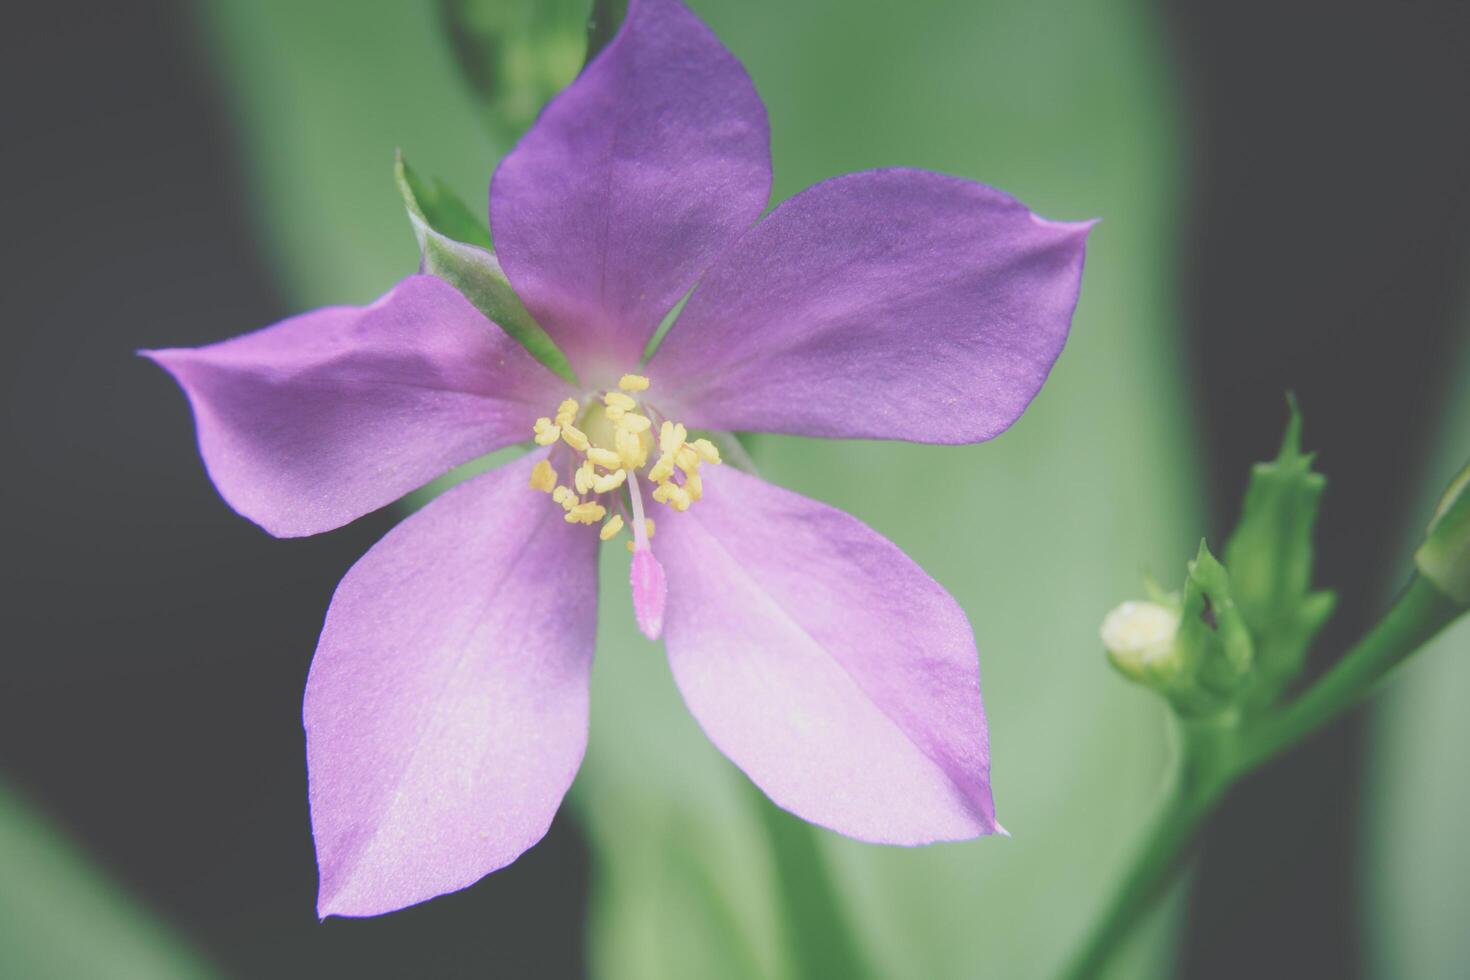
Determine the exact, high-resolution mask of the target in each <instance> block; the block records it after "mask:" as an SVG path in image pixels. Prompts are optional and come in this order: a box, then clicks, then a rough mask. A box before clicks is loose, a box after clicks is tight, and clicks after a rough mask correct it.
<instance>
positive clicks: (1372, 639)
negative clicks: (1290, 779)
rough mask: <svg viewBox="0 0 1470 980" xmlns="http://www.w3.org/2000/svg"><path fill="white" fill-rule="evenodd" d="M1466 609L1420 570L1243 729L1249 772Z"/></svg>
mask: <svg viewBox="0 0 1470 980" xmlns="http://www.w3.org/2000/svg"><path fill="white" fill-rule="evenodd" d="M1464 611H1465V609H1464V607H1463V606H1459V605H1456V604H1455V603H1454V602H1453V601H1451V600H1450V599H1449V598H1448V597H1447V596H1446V595H1445V594H1444V593H1443V592H1441V591H1439V589H1438V588H1436V587H1435V586H1434V585H1433V584H1432V583H1430V582H1428V581H1427V580H1425V579H1423V578H1421V577H1420V576H1418V575H1415V576H1414V577H1413V578H1412V579H1410V580H1409V584H1408V585H1407V586H1406V587H1405V588H1404V591H1403V592H1402V593H1400V594H1399V597H1398V600H1397V601H1396V602H1395V603H1394V605H1393V608H1392V609H1390V610H1389V611H1388V614H1387V615H1386V616H1384V617H1383V618H1382V619H1381V620H1379V621H1378V625H1376V626H1374V627H1373V629H1371V630H1369V631H1368V634H1367V635H1366V636H1364V637H1363V638H1362V639H1361V640H1359V641H1358V642H1357V644H1356V645H1354V646H1353V648H1352V649H1351V650H1349V651H1348V652H1347V653H1346V654H1344V655H1343V657H1342V658H1341V659H1340V660H1339V661H1338V662H1337V663H1336V664H1334V665H1333V667H1332V669H1331V670H1329V671H1328V672H1327V673H1326V674H1324V675H1323V676H1322V677H1321V679H1320V680H1318V681H1317V682H1316V683H1315V684H1313V685H1312V686H1311V687H1310V688H1308V689H1307V691H1306V692H1305V693H1303V694H1302V695H1301V697H1299V698H1297V699H1296V700H1295V701H1293V702H1291V703H1290V704H1288V705H1287V706H1286V707H1284V708H1282V709H1281V710H1280V711H1277V712H1275V713H1273V714H1270V715H1267V716H1265V717H1264V718H1262V719H1260V721H1259V722H1257V723H1256V724H1254V725H1251V726H1250V727H1249V729H1247V731H1246V732H1244V733H1243V744H1242V751H1241V760H1240V769H1241V773H1242V774H1244V773H1246V772H1249V771H1250V770H1252V769H1255V768H1256V767H1257V766H1260V765H1262V764H1264V763H1266V762H1267V761H1269V760H1270V759H1272V758H1275V757H1276V756H1277V755H1279V754H1281V753H1282V752H1283V751H1285V750H1286V749H1288V748H1290V747H1291V746H1293V745H1295V744H1296V743H1297V742H1300V741H1301V740H1302V739H1304V738H1306V737H1307V736H1308V735H1310V734H1312V733H1313V732H1314V731H1316V730H1317V729H1319V728H1321V727H1322V726H1323V725H1326V724H1327V723H1328V722H1330V721H1332V720H1333V719H1334V718H1336V717H1337V716H1338V715H1340V714H1342V713H1343V712H1344V711H1346V710H1348V709H1349V708H1351V707H1353V706H1354V705H1356V704H1357V703H1358V702H1359V701H1361V700H1363V699H1364V698H1365V697H1367V696H1368V694H1369V693H1370V692H1371V691H1372V690H1373V688H1374V687H1375V686H1376V685H1377V684H1378V682H1379V681H1380V680H1382V679H1383V677H1384V675H1385V674H1387V673H1388V672H1389V671H1391V670H1392V669H1393V668H1394V667H1397V666H1398V665H1399V664H1400V663H1402V662H1403V661H1405V660H1407V659H1408V658H1409V657H1410V656H1411V655H1412V654H1413V653H1414V652H1415V651H1417V650H1418V649H1419V648H1420V647H1422V646H1423V645H1424V644H1425V643H1428V642H1429V641H1430V640H1431V639H1432V638H1433V637H1434V636H1435V634H1437V633H1439V631H1440V630H1442V629H1444V628H1445V627H1446V626H1448V625H1449V624H1450V623H1451V622H1453V621H1454V619H1455V618H1456V617H1457V616H1459V615H1460V614H1461V613H1463V612H1464Z"/></svg>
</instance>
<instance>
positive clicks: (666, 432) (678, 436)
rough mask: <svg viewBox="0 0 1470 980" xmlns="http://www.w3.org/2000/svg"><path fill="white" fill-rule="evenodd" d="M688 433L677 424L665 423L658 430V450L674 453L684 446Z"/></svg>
mask: <svg viewBox="0 0 1470 980" xmlns="http://www.w3.org/2000/svg"><path fill="white" fill-rule="evenodd" d="M688 435H689V431H688V430H687V429H685V428H684V426H682V425H680V424H679V423H677V422H665V423H664V424H663V425H661V426H659V429H658V448H659V450H660V451H662V452H665V453H676V452H678V451H679V447H680V446H682V445H684V439H685V437H687V436H688Z"/></svg>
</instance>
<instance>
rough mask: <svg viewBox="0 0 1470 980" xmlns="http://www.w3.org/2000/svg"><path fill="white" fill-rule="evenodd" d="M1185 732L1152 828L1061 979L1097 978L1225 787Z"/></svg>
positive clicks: (1180, 861) (1172, 870)
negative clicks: (1202, 761) (1204, 761)
mask: <svg viewBox="0 0 1470 980" xmlns="http://www.w3.org/2000/svg"><path fill="white" fill-rule="evenodd" d="M1197 744H1198V742H1196V740H1195V739H1194V738H1192V737H1190V736H1189V735H1188V734H1186V738H1185V740H1184V744H1183V747H1182V749H1181V751H1180V752H1179V754H1178V756H1177V758H1176V760H1175V762H1174V764H1173V771H1172V773H1171V774H1170V778H1169V786H1168V789H1167V790H1166V792H1165V796H1164V799H1163V801H1162V802H1161V803H1160V805H1159V809H1158V813H1157V814H1156V815H1155V817H1154V820H1153V824H1152V825H1151V826H1150V828H1149V830H1148V832H1147V833H1146V834H1145V835H1144V837H1143V845H1142V847H1141V848H1140V849H1139V850H1138V852H1137V853H1136V854H1135V855H1134V858H1133V861H1132V863H1131V864H1130V865H1129V869H1128V872H1127V874H1126V875H1125V876H1124V877H1123V879H1122V881H1120V882H1119V883H1118V887H1117V889H1116V890H1115V891H1114V892H1113V895H1112V898H1111V899H1110V900H1109V902H1108V904H1107V907H1106V909H1105V910H1104V912H1103V915H1102V917H1101V918H1099V919H1098V920H1097V922H1096V924H1095V925H1094V926H1093V928H1092V931H1091V932H1090V933H1089V934H1088V936H1087V939H1086V941H1085V942H1084V943H1083V945H1082V946H1081V947H1080V948H1079V949H1078V951H1077V952H1076V954H1074V956H1073V958H1072V961H1071V962H1070V963H1069V964H1068V966H1067V968H1066V970H1064V971H1063V973H1062V974H1061V976H1062V977H1064V978H1066V980H1088V978H1091V977H1096V976H1098V975H1099V974H1100V973H1101V972H1102V970H1103V967H1104V966H1106V965H1107V963H1108V962H1109V961H1110V960H1111V959H1112V958H1113V956H1114V955H1115V954H1116V953H1117V950H1118V947H1119V946H1121V945H1122V944H1123V941H1124V940H1126V939H1127V938H1128V936H1129V935H1130V934H1131V933H1132V931H1133V927H1134V926H1135V925H1136V924H1137V923H1138V921H1139V920H1140V919H1142V918H1143V917H1144V915H1145V914H1146V913H1147V912H1148V910H1149V909H1150V908H1152V907H1153V904H1154V902H1155V901H1156V900H1157V899H1158V897H1159V895H1160V894H1161V893H1162V892H1163V891H1164V889H1165V887H1166V886H1167V885H1168V884H1169V882H1170V881H1171V880H1172V879H1173V877H1174V875H1175V874H1176V873H1177V872H1178V871H1179V869H1180V867H1181V866H1182V864H1183V859H1184V856H1185V852H1186V850H1187V848H1188V845H1189V842H1190V841H1191V840H1192V839H1193V837H1194V832H1195V830H1196V829H1197V828H1198V827H1199V824H1200V822H1201V821H1202V820H1203V819H1204V817H1205V816H1206V814H1208V813H1209V812H1210V810H1211V808H1213V806H1214V805H1215V801H1216V800H1218V799H1219V798H1220V796H1221V795H1222V794H1223V793H1224V792H1225V789H1226V788H1227V787H1228V786H1229V779H1228V777H1227V776H1226V775H1225V774H1224V773H1223V772H1221V771H1219V770H1217V769H1215V768H1214V767H1213V765H1210V764H1201V757H1202V758H1204V759H1214V758H1217V755H1216V753H1214V752H1199V751H1197V748H1196V746H1197Z"/></svg>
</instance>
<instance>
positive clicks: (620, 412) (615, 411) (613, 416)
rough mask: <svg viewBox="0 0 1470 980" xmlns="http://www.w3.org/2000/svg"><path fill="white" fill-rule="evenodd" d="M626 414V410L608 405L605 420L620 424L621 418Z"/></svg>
mask: <svg viewBox="0 0 1470 980" xmlns="http://www.w3.org/2000/svg"><path fill="white" fill-rule="evenodd" d="M627 414H628V410H627V409H626V408H623V407H621V406H618V405H610V406H608V408H607V420H608V421H609V422H621V421H622V419H623V416H624V415H627Z"/></svg>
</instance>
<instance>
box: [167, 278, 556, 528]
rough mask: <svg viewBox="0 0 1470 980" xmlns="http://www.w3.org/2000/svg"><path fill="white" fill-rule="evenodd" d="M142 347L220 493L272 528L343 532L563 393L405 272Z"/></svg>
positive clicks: (510, 437)
mask: <svg viewBox="0 0 1470 980" xmlns="http://www.w3.org/2000/svg"><path fill="white" fill-rule="evenodd" d="M143 354H144V356H146V357H149V358H151V359H152V360H154V361H156V362H157V363H158V364H159V365H161V366H162V367H163V368H164V369H165V370H167V371H168V372H169V373H170V374H172V375H173V376H174V379H175V380H177V381H178V382H179V384H180V385H181V386H182V387H183V389H184V392H185V394H187V395H188V397H189V402H190V404H191V405H192V406H193V408H194V421H195V425H196V427H197V429H198V433H199V451H200V454H201V455H202V456H203V457H204V465H205V467H206V468H207V469H208V470H209V476H210V478H211V479H212V480H213V481H214V485H215V486H216V487H217V488H218V489H219V492H220V494H221V495H222V496H223V497H224V498H225V500H226V501H228V502H229V504H230V506H231V507H233V508H235V510H237V511H239V512H240V513H241V514H243V515H244V516H246V517H248V518H250V519H251V520H252V521H254V522H256V523H257V524H259V525H260V526H261V527H263V528H265V529H266V530H267V531H269V532H270V533H272V534H274V535H276V536H278V537H298V536H301V535H306V534H317V533H319V532H322V531H328V530H331V529H332V528H335V527H340V526H341V525H343V524H346V523H347V522H349V521H351V520H354V519H355V518H358V517H361V516H362V515H363V514H366V513H368V512H369V511H373V510H376V509H377V508H379V507H382V506H383V505H384V504H388V503H391V502H393V501H394V500H397V499H398V498H399V497H401V496H403V495H404V494H405V493H407V492H409V491H410V490H414V489H416V488H418V487H420V486H423V485H424V484H425V483H427V482H429V481H430V480H432V479H434V478H435V477H437V476H439V475H441V474H443V473H445V472H446V471H448V470H450V469H452V468H453V467H455V466H458V465H459V464H461V463H465V462H468V461H469V460H472V459H475V458H476V457H478V456H483V455H484V454H485V453H488V452H490V451H491V450H494V449H499V448H501V447H502V446H506V445H509V444H511V443H515V442H519V441H521V440H524V439H528V438H529V437H530V432H531V426H532V424H533V423H534V422H535V420H536V418H537V416H539V415H543V414H547V413H549V412H552V411H554V410H555V408H556V404H557V401H558V400H559V399H560V398H562V397H563V396H564V394H565V392H566V385H565V384H564V383H563V382H562V381H561V380H560V379H559V378H557V377H556V376H555V375H553V374H552V373H551V372H550V371H548V370H547V369H546V368H545V367H543V366H542V365H541V364H540V363H539V362H537V361H536V360H534V359H533V358H532V357H531V356H530V355H529V354H527V353H526V351H525V349H524V348H523V347H521V345H520V344H518V343H516V342H515V341H514V340H512V339H511V338H510V337H508V336H506V334H505V332H504V331H502V330H501V329H500V328H499V327H497V326H496V325H495V324H493V323H491V322H490V321H489V320H487V319H485V317H484V316H482V315H481V314H480V313H479V311H477V310H476V309H475V308H474V307H473V306H471V305H470V303H469V301H468V300H466V299H465V298H464V297H463V296H461V295H460V294H459V293H458V292H457V291H456V290H455V289H454V287H452V286H449V285H447V284H446V283H444V282H442V281H440V280H439V279H435V278H434V277H432V276H412V277H410V278H408V279H405V280H403V281H402V282H401V283H399V284H398V285H397V286H395V287H394V288H393V289H392V290H391V291H389V292H388V293H387V295H385V296H383V298H381V299H379V300H378V301H377V302H376V303H373V304H372V305H371V306H361V307H358V306H334V307H329V308H327V309H322V310H316V311H314V312H312V313H305V314H302V315H301V316H297V317H292V318H291V319H289V320H285V321H283V322H281V323H278V324H276V325H275V326H273V327H267V328H266V329H264V330H258V331H256V332H255V333H249V334H245V335H244V336H241V337H236V338H234V339H232V340H226V341H224V342H222V343H218V344H212V345H210V346H208V347H198V348H192V349H176V350H158V351H144V352H143Z"/></svg>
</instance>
